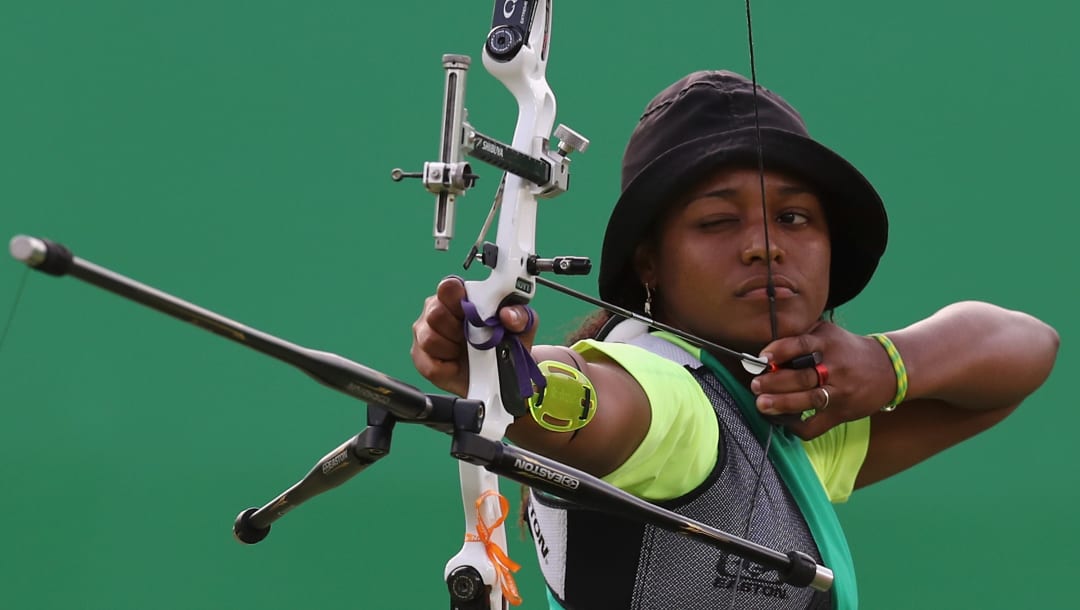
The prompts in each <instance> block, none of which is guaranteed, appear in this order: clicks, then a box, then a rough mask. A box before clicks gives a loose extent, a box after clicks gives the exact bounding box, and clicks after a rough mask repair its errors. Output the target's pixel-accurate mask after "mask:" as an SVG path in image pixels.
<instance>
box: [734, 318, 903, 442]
mask: <svg viewBox="0 0 1080 610" xmlns="http://www.w3.org/2000/svg"><path fill="white" fill-rule="evenodd" d="M811 352H819V353H820V354H821V356H822V358H821V363H822V364H823V365H825V368H826V370H827V371H828V373H827V374H828V379H827V381H826V382H825V383H824V384H823V385H822V384H820V383H819V379H820V378H819V373H818V371H817V370H815V369H813V368H804V369H783V368H782V369H780V370H778V371H775V372H772V373H766V374H764V375H760V376H758V377H756V378H755V379H754V380H753V381H752V382H751V384H750V389H751V391H752V392H753V393H754V395H755V396H756V401H757V408H758V411H760V412H761V413H763V414H765V415H787V414H801V413H802V412H804V411H807V410H810V409H814V410H816V412H815V414H814V416H813V417H810V418H809V419H806V420H803V421H797V422H796V423H792V424H789V425H788V428H789V429H791V431H792V432H794V433H795V434H796V435H798V436H799V437H800V438H803V439H807V440H808V439H812V438H815V437H817V436H820V435H821V434H824V433H825V432H826V431H828V430H829V429H830V428H833V427H834V426H837V425H839V424H841V423H843V422H846V421H851V420H855V419H859V418H862V417H866V416H868V415H872V414H874V413H876V412H878V410H880V409H881V407H882V406H884V405H885V404H886V403H888V402H889V400H891V399H892V397H893V395H894V393H895V391H896V376H895V374H894V373H893V370H892V367H891V365H890V363H889V359H888V357H887V355H886V354H885V351H884V350H882V349H881V346H880V345H879V344H878V343H877V341H876V340H874V339H872V338H870V337H863V336H861V335H856V334H854V333H851V332H848V331H846V330H844V329H843V328H840V327H839V326H837V325H835V324H832V323H829V322H819V323H818V324H817V325H815V326H814V327H813V328H812V329H810V332H809V333H807V334H805V335H798V336H795V337H784V338H782V339H777V340H776V341H773V342H772V343H770V344H769V345H766V346H765V349H764V350H762V355H768V358H769V360H770V361H773V362H786V361H788V360H791V359H792V358H795V357H797V356H800V355H803V354H809V353H811ZM822 387H824V388H825V392H823V391H822V390H821V388H822ZM826 392H827V393H828V394H827V396H828V403H827V405H826Z"/></svg>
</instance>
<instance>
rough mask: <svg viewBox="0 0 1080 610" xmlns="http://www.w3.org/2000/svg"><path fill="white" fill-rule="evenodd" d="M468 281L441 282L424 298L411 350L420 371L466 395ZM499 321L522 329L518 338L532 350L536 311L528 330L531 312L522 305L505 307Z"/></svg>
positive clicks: (450, 279) (514, 330)
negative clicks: (432, 292) (433, 291)
mask: <svg viewBox="0 0 1080 610" xmlns="http://www.w3.org/2000/svg"><path fill="white" fill-rule="evenodd" d="M464 298H465V284H464V283H463V282H462V281H461V278H458V277H447V278H444V279H443V280H442V281H441V282H439V286H438V288H437V289H436V291H435V294H434V295H432V296H430V297H428V298H427V299H426V300H425V301H424V309H423V311H422V312H421V313H420V317H419V318H417V320H416V322H414V323H413V326H412V329H413V343H412V349H411V350H410V354H411V356H412V360H413V365H414V366H415V367H416V370H417V371H419V373H420V374H421V375H423V376H424V378H426V379H427V380H428V381H430V382H431V383H433V384H435V385H436V386H437V387H439V388H442V389H443V390H446V391H447V392H452V393H454V394H457V395H458V396H465V395H466V393H467V392H468V389H469V355H468V348H467V347H466V346H467V343H466V339H465V331H464V324H465V311H464V310H463V309H462V306H461V302H462V300H463V299H464ZM499 321H500V322H502V325H503V326H504V327H505V328H506V330H508V331H510V332H512V333H521V334H519V335H518V339H520V340H521V343H522V345H524V346H525V349H526V350H531V349H532V345H533V340H534V339H535V337H536V329H537V327H538V326H539V316H538V315H536V314H535V312H534V314H533V325H532V327H531V328H529V329H528V330H527V331H526V330H525V329H526V327H527V326H528V324H529V316H528V314H527V313H526V311H525V306H523V305H513V306H508V307H503V308H502V309H500V310H499Z"/></svg>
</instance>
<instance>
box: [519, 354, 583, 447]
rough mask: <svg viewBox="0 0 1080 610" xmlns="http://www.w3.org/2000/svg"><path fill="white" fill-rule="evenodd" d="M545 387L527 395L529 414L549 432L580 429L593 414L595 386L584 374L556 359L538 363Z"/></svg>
mask: <svg viewBox="0 0 1080 610" xmlns="http://www.w3.org/2000/svg"><path fill="white" fill-rule="evenodd" d="M537 366H538V367H539V368H540V372H542V373H543V374H544V378H545V379H547V387H546V388H544V389H543V390H540V391H539V392H538V393H536V394H533V395H532V397H531V398H529V413H531V414H532V417H533V419H534V420H536V423H537V424H539V425H540V427H541V428H544V429H545V430H551V431H552V432H573V431H574V430H580V429H581V428H584V427H585V426H586V425H588V423H589V422H591V421H592V419H593V416H594V415H596V389H595V388H593V385H592V382H591V381H589V378H588V377H586V376H585V373H582V372H581V371H579V370H577V369H575V368H574V367H572V366H568V365H566V364H563V363H562V362H558V361H556V360H545V361H543V362H541V363H540V364H538V365H537Z"/></svg>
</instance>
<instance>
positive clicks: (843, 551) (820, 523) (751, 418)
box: [698, 350, 859, 610]
mask: <svg viewBox="0 0 1080 610" xmlns="http://www.w3.org/2000/svg"><path fill="white" fill-rule="evenodd" d="M698 358H699V359H700V360H701V362H702V363H704V364H705V366H706V367H708V369H709V371H711V372H712V373H713V374H714V375H716V377H717V378H718V379H719V380H720V383H722V384H723V385H724V387H725V388H726V389H727V391H728V392H729V393H730V394H731V396H732V397H733V398H734V399H735V404H737V405H739V410H740V411H742V415H743V418H744V419H745V420H746V422H747V424H749V426H750V429H751V430H753V431H754V435H755V436H757V438H758V440H759V441H760V442H762V443H764V442H765V438H766V435H767V434H768V432H769V423H768V422H766V421H765V418H763V417H762V416H761V414H759V413H758V410H757V408H756V407H755V406H754V397H753V395H751V394H750V391H749V390H747V389H746V388H745V387H743V385H742V384H741V383H739V382H738V381H737V380H736V379H735V377H734V376H733V375H732V374H731V372H730V371H728V370H727V369H726V368H724V366H723V365H722V364H720V362H718V361H717V360H716V358H714V357H713V356H712V354H710V353H708V352H706V351H705V350H701V352H700V354H699V355H698ZM769 461H771V462H772V465H773V467H775V468H776V472H777V473H778V474H779V475H780V478H781V479H783V481H784V484H785V485H787V488H788V491H790V492H791V496H792V497H793V498H794V499H795V503H796V504H798V505H799V510H801V511H802V514H803V517H804V518H805V519H806V524H807V526H809V528H810V533H811V534H812V535H813V536H814V541H815V542H817V545H818V550H819V551H820V552H821V558H822V561H823V562H824V563H825V565H826V566H827V567H828V568H830V569H831V570H832V571H833V576H834V577H835V581H834V582H833V587H832V596H833V607H834V608H835V609H836V610H856V609H857V608H858V607H859V590H858V586H857V584H856V582H855V565H854V562H853V561H852V558H851V549H849V548H848V543H847V538H846V537H844V530H843V528H841V527H840V521H839V520H838V519H837V518H836V511H835V510H834V509H833V506H832V503H831V502H829V498H828V496H826V495H825V489H824V488H823V487H822V486H821V481H820V480H819V479H818V476H817V473H816V472H814V468H813V466H811V465H810V459H809V458H807V457H806V450H805V449H803V446H802V441H801V440H800V439H799V438H798V437H796V436H795V435H793V434H791V433H789V432H787V431H786V430H783V431H781V432H780V433H779V434H774V435H773V439H772V443H771V444H770V446H769ZM736 533H737V532H736Z"/></svg>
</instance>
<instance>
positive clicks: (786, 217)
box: [776, 212, 810, 225]
mask: <svg viewBox="0 0 1080 610" xmlns="http://www.w3.org/2000/svg"><path fill="white" fill-rule="evenodd" d="M776 222H779V223H780V224H785V225H804V224H806V223H808V222H810V217H809V216H807V215H806V214H803V213H802V212H784V213H783V214H780V215H779V216H777V217H776Z"/></svg>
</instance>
